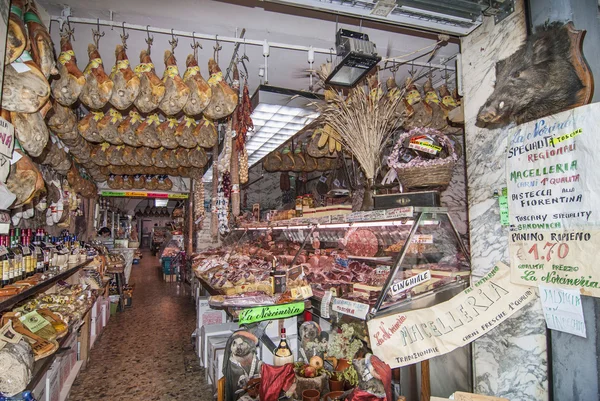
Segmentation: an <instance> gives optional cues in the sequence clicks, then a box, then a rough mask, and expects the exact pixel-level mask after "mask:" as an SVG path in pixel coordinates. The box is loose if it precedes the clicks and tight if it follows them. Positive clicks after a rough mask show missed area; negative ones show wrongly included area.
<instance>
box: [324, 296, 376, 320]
mask: <svg viewBox="0 0 600 401" xmlns="http://www.w3.org/2000/svg"><path fill="white" fill-rule="evenodd" d="M331 309H332V310H334V311H336V312H339V313H343V314H344V315H348V316H354V317H356V318H358V319H362V320H365V319H366V318H367V314H368V313H369V305H368V304H363V303H360V302H355V301H350V300H348V299H341V298H336V299H334V300H333V304H332V306H331Z"/></svg>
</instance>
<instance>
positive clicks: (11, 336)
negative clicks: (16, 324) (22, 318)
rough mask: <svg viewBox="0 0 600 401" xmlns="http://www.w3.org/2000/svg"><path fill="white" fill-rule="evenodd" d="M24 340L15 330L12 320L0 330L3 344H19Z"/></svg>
mask: <svg viewBox="0 0 600 401" xmlns="http://www.w3.org/2000/svg"><path fill="white" fill-rule="evenodd" d="M22 338H23V335H21V334H19V333H17V332H16V331H15V329H14V328H13V326H12V320H9V321H8V323H6V324H5V325H4V326H2V328H1V329H0V340H2V341H3V342H7V343H11V344H17V343H18V342H19V341H21V339H22ZM0 348H1V347H0Z"/></svg>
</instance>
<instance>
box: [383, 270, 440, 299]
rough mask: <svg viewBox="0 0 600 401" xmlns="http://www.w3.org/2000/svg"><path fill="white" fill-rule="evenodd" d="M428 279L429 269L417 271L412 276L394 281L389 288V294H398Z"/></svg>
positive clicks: (429, 276) (429, 278)
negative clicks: (417, 272)
mask: <svg viewBox="0 0 600 401" xmlns="http://www.w3.org/2000/svg"><path fill="white" fill-rule="evenodd" d="M429 280H431V271H429V270H425V271H424V272H422V273H419V274H417V275H416V276H412V277H409V278H407V279H405V280H402V281H399V282H397V283H394V284H393V285H392V287H391V288H390V294H391V295H396V294H399V293H401V292H404V291H406V290H408V289H410V288H413V287H416V286H417V285H419V284H422V283H424V282H426V281H429Z"/></svg>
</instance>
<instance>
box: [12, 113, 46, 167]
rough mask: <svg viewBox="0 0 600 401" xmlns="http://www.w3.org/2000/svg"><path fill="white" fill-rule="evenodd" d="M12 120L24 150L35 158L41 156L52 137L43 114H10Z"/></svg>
mask: <svg viewBox="0 0 600 401" xmlns="http://www.w3.org/2000/svg"><path fill="white" fill-rule="evenodd" d="M10 119H11V121H12V123H13V125H14V126H15V133H16V135H17V138H18V139H19V142H20V143H21V146H23V149H25V151H26V152H27V153H28V154H29V155H31V156H33V157H36V156H39V155H41V154H42V151H43V150H44V148H45V147H46V143H48V138H49V135H50V134H49V132H48V127H47V126H46V122H45V121H44V118H43V117H42V114H41V113H40V112H37V113H10Z"/></svg>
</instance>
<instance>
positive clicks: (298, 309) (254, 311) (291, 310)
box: [239, 302, 304, 325]
mask: <svg viewBox="0 0 600 401" xmlns="http://www.w3.org/2000/svg"><path fill="white" fill-rule="evenodd" d="M302 312H304V302H295V303H293V304H285V305H270V306H259V307H256V308H249V309H244V310H242V311H241V312H240V317H239V320H240V321H239V323H240V325H242V324H247V323H254V322H262V321H263V320H273V319H283V318H286V317H291V316H296V315H299V314H300V313H302Z"/></svg>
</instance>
